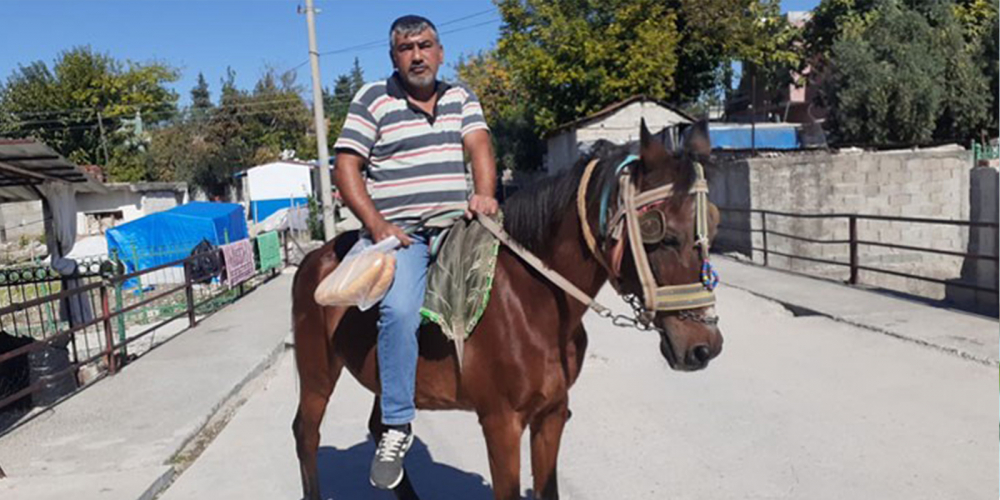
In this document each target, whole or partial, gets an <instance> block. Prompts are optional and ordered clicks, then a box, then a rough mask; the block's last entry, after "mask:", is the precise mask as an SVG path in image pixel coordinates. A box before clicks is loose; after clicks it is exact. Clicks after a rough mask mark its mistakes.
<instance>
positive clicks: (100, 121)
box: [97, 111, 111, 171]
mask: <svg viewBox="0 0 1000 500" xmlns="http://www.w3.org/2000/svg"><path fill="white" fill-rule="evenodd" d="M97 125H98V126H99V127H100V128H101V147H102V148H104V165H103V168H108V163H111V155H109V154H108V141H107V140H105V138H104V119H103V118H102V117H101V112H100V111H98V112H97ZM102 171H103V169H102Z"/></svg>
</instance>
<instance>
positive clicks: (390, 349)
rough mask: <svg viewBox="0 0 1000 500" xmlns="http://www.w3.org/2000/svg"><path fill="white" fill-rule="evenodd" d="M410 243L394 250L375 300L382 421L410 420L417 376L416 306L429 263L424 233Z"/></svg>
mask: <svg viewBox="0 0 1000 500" xmlns="http://www.w3.org/2000/svg"><path fill="white" fill-rule="evenodd" d="M410 239H412V240H413V244H411V245H410V246H409V247H406V248H400V249H399V250H397V251H396V276H395V278H394V279H393V281H392V285H390V286H389V291H388V292H386V294H385V298H383V299H382V302H381V303H380V304H379V321H378V370H379V378H380V380H381V383H382V423H383V424H386V425H403V424H407V423H409V422H411V421H413V418H414V417H415V416H416V405H414V403H413V393H414V389H415V387H416V380H417V356H418V355H419V353H418V346H417V334H418V330H419V328H420V306H422V305H423V304H424V290H425V289H426V287H427V266H428V265H429V264H430V252H429V251H428V247H427V242H428V238H427V235H426V234H422V233H419V232H418V233H415V234H412V235H410Z"/></svg>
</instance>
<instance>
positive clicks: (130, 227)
mask: <svg viewBox="0 0 1000 500" xmlns="http://www.w3.org/2000/svg"><path fill="white" fill-rule="evenodd" d="M247 236H248V235H247V222H246V218H245V217H244V215H243V207H242V206H241V205H239V204H237V203H208V202H202V201H194V202H191V203H188V204H186V205H181V206H178V207H174V208H171V209H170V210H165V211H163V212H158V213H155V214H151V215H147V216H145V217H143V218H141V219H136V220H134V221H132V222H129V223H126V224H122V225H120V226H117V227H114V228H112V229H108V231H107V233H106V234H105V237H106V238H107V240H108V254H109V255H115V254H117V255H118V258H119V259H121V260H122V261H123V262H125V264H126V266H127V267H128V272H133V271H137V270H141V269H148V268H150V267H155V266H159V265H161V264H166V263H168V262H173V261H176V260H180V259H183V258H185V257H187V256H188V255H190V254H191V250H192V249H194V247H195V245H197V244H198V243H200V242H201V241H202V240H203V239H204V240H208V241H210V242H212V244H213V245H222V244H225V243H227V242H232V241H236V240H241V239H244V238H247Z"/></svg>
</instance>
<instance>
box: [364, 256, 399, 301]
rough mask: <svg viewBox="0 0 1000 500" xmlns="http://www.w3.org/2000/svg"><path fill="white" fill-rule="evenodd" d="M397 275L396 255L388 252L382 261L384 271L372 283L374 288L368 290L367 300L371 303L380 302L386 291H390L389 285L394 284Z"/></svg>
mask: <svg viewBox="0 0 1000 500" xmlns="http://www.w3.org/2000/svg"><path fill="white" fill-rule="evenodd" d="M395 275H396V256H395V255H393V254H386V255H385V258H384V259H383V263H382V273H381V274H380V275H379V277H378V280H377V281H375V284H374V285H372V289H371V291H370V292H368V296H367V299H368V300H367V302H368V303H369V304H371V303H375V302H378V301H380V300H382V297H384V296H385V292H387V291H389V285H392V278H393V277H394V276H395Z"/></svg>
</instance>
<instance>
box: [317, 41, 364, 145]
mask: <svg viewBox="0 0 1000 500" xmlns="http://www.w3.org/2000/svg"><path fill="white" fill-rule="evenodd" d="M364 85H365V76H364V72H363V71H362V70H361V63H360V62H359V61H358V58H356V57H355V58H354V66H352V67H351V71H350V73H346V74H342V75H340V76H338V77H337V80H336V82H335V83H334V85H333V92H330V91H329V90H328V89H325V88H324V89H323V109H324V111H325V112H326V117H327V120H328V121H329V124H330V125H329V132H330V133H329V135H330V138H331V139H332V140H331V143H333V142H336V140H337V137H339V136H340V131H341V130H342V129H343V127H344V120H345V119H346V118H347V111H348V108H350V106H351V99H353V98H354V94H356V93H357V92H358V91H359V90H361V87H364Z"/></svg>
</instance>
